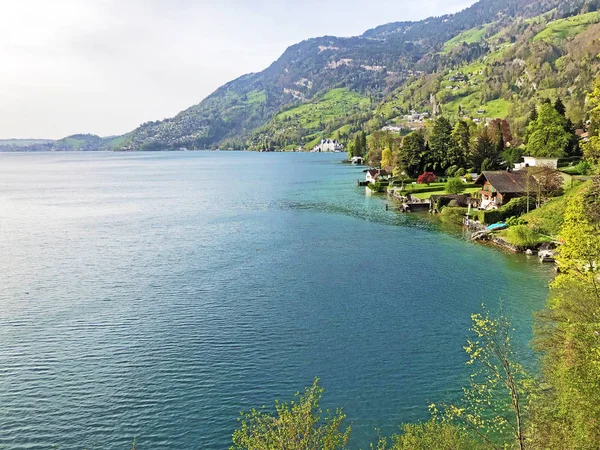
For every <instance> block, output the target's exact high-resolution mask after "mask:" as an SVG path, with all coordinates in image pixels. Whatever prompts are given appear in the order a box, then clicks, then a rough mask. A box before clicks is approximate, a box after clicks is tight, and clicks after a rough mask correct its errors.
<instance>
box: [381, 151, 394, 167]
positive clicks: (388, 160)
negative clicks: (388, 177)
mask: <svg viewBox="0 0 600 450" xmlns="http://www.w3.org/2000/svg"><path fill="white" fill-rule="evenodd" d="M392 164H393V157H392V151H391V150H390V149H389V148H385V149H383V151H382V152H381V167H391V166H392Z"/></svg>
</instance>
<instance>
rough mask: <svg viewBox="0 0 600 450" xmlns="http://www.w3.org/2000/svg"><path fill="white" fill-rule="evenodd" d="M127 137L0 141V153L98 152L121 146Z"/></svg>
mask: <svg viewBox="0 0 600 450" xmlns="http://www.w3.org/2000/svg"><path fill="white" fill-rule="evenodd" d="M126 139H127V135H125V136H111V137H106V138H102V137H100V136H96V135H95V134H74V135H72V136H67V137H66V138H63V139H60V140H52V139H0V152H43V151H56V152H57V151H99V150H114V149H117V148H119V147H120V146H122V145H123V143H124V142H125V140H126Z"/></svg>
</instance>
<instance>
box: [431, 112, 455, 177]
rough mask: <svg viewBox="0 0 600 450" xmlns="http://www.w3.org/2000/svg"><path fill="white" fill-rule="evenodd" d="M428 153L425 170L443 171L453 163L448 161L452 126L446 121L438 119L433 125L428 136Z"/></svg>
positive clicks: (441, 118)
mask: <svg viewBox="0 0 600 450" xmlns="http://www.w3.org/2000/svg"><path fill="white" fill-rule="evenodd" d="M429 148H430V152H429V153H428V154H427V155H426V158H427V163H426V168H427V169H428V170H432V171H434V172H435V171H438V170H444V169H445V168H446V167H448V166H450V165H452V164H453V163H454V161H449V160H448V155H449V154H450V149H451V148H452V125H451V124H450V122H449V121H448V119H446V118H444V117H440V118H438V119H436V120H435V122H434V123H433V129H432V130H431V135H430V136H429Z"/></svg>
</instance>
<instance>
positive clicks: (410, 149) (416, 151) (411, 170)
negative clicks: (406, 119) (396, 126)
mask: <svg viewBox="0 0 600 450" xmlns="http://www.w3.org/2000/svg"><path fill="white" fill-rule="evenodd" d="M423 153H425V137H424V136H423V134H422V133H419V132H415V133H411V134H409V135H407V136H405V137H404V139H403V140H402V147H401V148H400V149H399V151H398V165H399V168H400V170H401V171H403V172H406V175H408V176H409V177H415V176H417V175H418V174H419V173H420V172H421V170H422V169H423V165H422V162H421V161H422V158H423Z"/></svg>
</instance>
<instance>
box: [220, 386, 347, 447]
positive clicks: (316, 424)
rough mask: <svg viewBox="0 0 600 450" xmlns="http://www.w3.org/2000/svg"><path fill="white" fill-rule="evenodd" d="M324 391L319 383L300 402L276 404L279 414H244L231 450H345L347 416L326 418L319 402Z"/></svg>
mask: <svg viewBox="0 0 600 450" xmlns="http://www.w3.org/2000/svg"><path fill="white" fill-rule="evenodd" d="M322 394H323V388H321V387H319V385H318V380H315V382H314V384H313V385H312V387H310V388H307V389H306V391H305V392H304V394H303V395H302V396H300V395H299V394H296V395H297V396H299V397H300V399H299V401H298V402H291V403H290V404H287V403H276V405H275V409H276V414H269V413H266V412H264V411H257V410H252V411H251V412H249V413H247V414H243V415H242V417H241V419H240V428H238V429H237V430H236V431H235V432H234V433H233V446H232V447H231V450H289V449H294V450H315V449H320V450H336V449H344V448H346V445H347V443H348V438H349V437H350V428H346V429H345V430H343V427H344V424H343V422H344V419H345V415H344V414H343V413H342V412H341V411H340V410H336V412H335V414H333V415H331V414H330V413H329V412H328V413H327V415H326V416H325V417H322V414H323V413H322V411H321V410H320V408H319V402H320V400H321V396H322Z"/></svg>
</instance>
